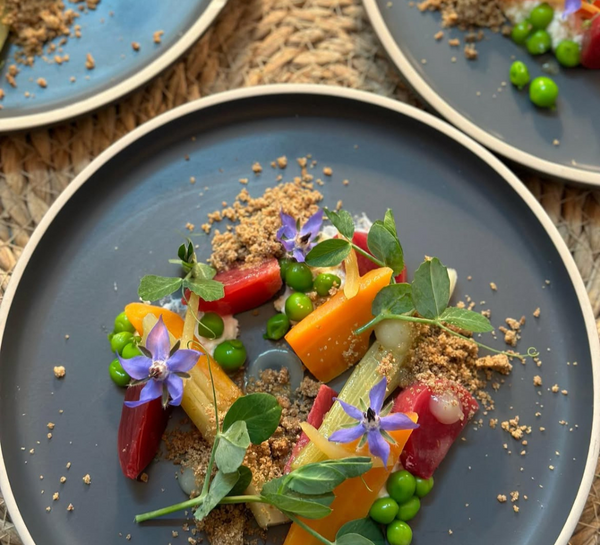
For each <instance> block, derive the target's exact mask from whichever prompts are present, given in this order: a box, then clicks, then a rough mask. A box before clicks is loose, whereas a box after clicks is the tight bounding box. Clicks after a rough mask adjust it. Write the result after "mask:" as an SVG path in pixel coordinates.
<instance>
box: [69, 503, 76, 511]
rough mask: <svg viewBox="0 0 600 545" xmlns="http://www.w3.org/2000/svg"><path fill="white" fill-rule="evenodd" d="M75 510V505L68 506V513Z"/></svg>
mask: <svg viewBox="0 0 600 545" xmlns="http://www.w3.org/2000/svg"><path fill="white" fill-rule="evenodd" d="M74 510H75V507H73V504H72V503H70V504H69V505H68V506H67V511H74Z"/></svg>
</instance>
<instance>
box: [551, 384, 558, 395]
mask: <svg viewBox="0 0 600 545" xmlns="http://www.w3.org/2000/svg"><path fill="white" fill-rule="evenodd" d="M550 390H552V392H553V393H555V394H556V393H558V391H559V390H560V388H559V387H558V384H555V385H554V386H552V388H550Z"/></svg>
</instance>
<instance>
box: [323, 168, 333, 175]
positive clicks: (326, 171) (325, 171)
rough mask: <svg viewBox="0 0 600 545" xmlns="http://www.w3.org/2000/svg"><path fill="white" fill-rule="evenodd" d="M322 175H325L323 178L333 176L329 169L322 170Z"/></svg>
mask: <svg viewBox="0 0 600 545" xmlns="http://www.w3.org/2000/svg"><path fill="white" fill-rule="evenodd" d="M323 174H325V176H331V175H332V174H333V170H332V169H331V167H325V168H324V169H323Z"/></svg>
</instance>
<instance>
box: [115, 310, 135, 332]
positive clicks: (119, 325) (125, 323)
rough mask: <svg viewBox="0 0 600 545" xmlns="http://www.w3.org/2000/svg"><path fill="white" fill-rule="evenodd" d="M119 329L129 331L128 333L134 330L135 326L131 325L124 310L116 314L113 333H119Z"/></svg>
mask: <svg viewBox="0 0 600 545" xmlns="http://www.w3.org/2000/svg"><path fill="white" fill-rule="evenodd" d="M121 331H129V333H133V332H134V331H135V327H133V325H132V323H131V322H130V321H129V318H127V314H125V312H121V314H118V315H117V317H116V318H115V333H120V332H121Z"/></svg>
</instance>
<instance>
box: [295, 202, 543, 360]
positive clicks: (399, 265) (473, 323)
mask: <svg viewBox="0 0 600 545" xmlns="http://www.w3.org/2000/svg"><path fill="white" fill-rule="evenodd" d="M325 214H326V215H327V217H328V218H329V221H330V222H331V223H332V224H333V226H334V227H335V228H336V229H337V230H338V232H339V233H340V235H341V237H342V238H335V239H328V240H325V241H323V242H321V243H319V244H317V246H315V247H314V248H313V249H312V250H311V251H310V252H309V254H308V255H307V256H306V263H307V264H308V265H310V266H313V267H335V266H337V265H339V264H340V263H341V262H342V261H343V260H344V258H345V257H346V256H347V255H348V254H349V253H350V250H351V249H354V250H355V251H357V252H358V253H360V254H361V255H363V256H364V257H366V258H368V259H370V260H371V261H372V262H373V263H375V264H377V265H379V266H380V267H384V266H385V267H390V268H391V269H392V270H393V274H392V280H391V281H392V284H390V285H389V286H386V287H385V288H383V289H382V290H381V291H380V292H379V293H378V294H377V296H376V297H375V300H374V301H373V306H372V313H373V316H374V318H373V319H372V320H371V321H369V322H368V323H366V324H365V325H363V326H362V327H360V328H358V329H357V330H356V331H355V332H354V333H355V334H356V335H360V334H361V333H364V332H365V331H367V330H368V329H370V328H372V327H373V326H374V325H376V324H377V323H379V322H381V321H383V320H403V321H406V322H415V323H420V324H427V325H432V326H435V327H439V328H440V329H443V330H444V331H446V332H447V333H450V334H451V335H454V336H456V337H460V338H461V339H464V340H466V341H469V342H473V343H475V344H476V345H477V346H479V347H481V348H484V349H486V350H489V351H490V352H493V353H496V354H503V355H505V356H508V357H516V358H519V359H521V360H523V359H525V357H526V355H523V354H518V353H516V352H506V351H503V350H496V349H495V348H491V347H489V346H486V345H484V344H482V343H480V342H478V341H476V340H475V339H473V338H472V337H467V336H465V335H462V334H461V333H459V332H457V331H455V330H454V329H451V328H450V327H448V326H453V327H456V328H459V329H462V330H464V331H468V332H470V333H488V332H490V331H493V330H494V328H493V326H492V324H491V323H490V321H489V320H488V319H487V318H486V317H485V316H483V315H481V314H479V313H478V312H474V311H472V310H468V309H464V308H457V307H449V306H448V304H449V301H450V277H449V275H448V269H447V268H446V267H445V266H444V265H443V264H442V263H441V261H440V260H439V259H438V258H437V257H434V258H431V259H429V258H428V259H426V260H425V261H424V262H423V263H422V264H421V265H420V266H419V268H418V269H417V271H416V272H415V274H414V279H413V281H412V283H410V284H408V283H401V284H395V283H394V276H395V275H397V274H399V273H400V272H402V270H403V269H404V253H403V251H402V245H401V244H400V240H399V239H398V232H397V228H396V222H395V220H394V214H393V212H392V211H391V210H389V209H388V210H387V211H386V213H385V216H384V218H383V220H377V221H375V222H374V223H373V225H372V226H371V228H370V230H369V233H368V236H367V246H368V248H369V251H370V252H371V254H372V255H371V254H369V253H368V252H365V251H364V250H363V249H361V248H359V247H358V246H357V245H356V244H353V243H352V242H351V240H352V236H353V235H354V222H353V220H352V216H351V215H350V214H349V213H348V212H346V211H345V210H341V211H339V212H333V211H331V210H327V209H325ZM536 355H537V352H536V351H535V349H532V348H530V349H529V350H528V352H527V356H531V357H535V356H536Z"/></svg>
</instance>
